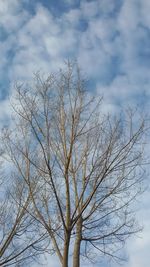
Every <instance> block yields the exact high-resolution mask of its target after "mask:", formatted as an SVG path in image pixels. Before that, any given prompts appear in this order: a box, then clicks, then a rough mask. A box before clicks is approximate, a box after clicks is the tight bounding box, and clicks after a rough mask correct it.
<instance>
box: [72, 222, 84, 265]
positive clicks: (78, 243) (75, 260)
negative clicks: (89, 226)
mask: <svg viewBox="0 0 150 267" xmlns="http://www.w3.org/2000/svg"><path fill="white" fill-rule="evenodd" d="M81 240H82V218H79V220H78V222H77V227H76V240H75V244H74V252H73V267H80V246H81Z"/></svg>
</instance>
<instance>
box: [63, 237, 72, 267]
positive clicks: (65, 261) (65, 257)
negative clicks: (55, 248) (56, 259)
mask: <svg viewBox="0 0 150 267" xmlns="http://www.w3.org/2000/svg"><path fill="white" fill-rule="evenodd" d="M69 244H70V234H69V235H67V236H66V239H65V243H64V253H63V261H62V267H68V259H69Z"/></svg>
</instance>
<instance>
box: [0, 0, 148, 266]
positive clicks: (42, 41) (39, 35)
mask: <svg viewBox="0 0 150 267" xmlns="http://www.w3.org/2000/svg"><path fill="white" fill-rule="evenodd" d="M149 14H150V0H93V1H89V0H39V1H38V0H32V1H30V0H0V55H1V56H0V101H1V103H0V126H2V125H3V124H5V122H6V120H7V119H8V117H9V114H10V108H9V104H8V103H9V101H8V96H9V95H11V94H12V92H13V83H14V82H15V81H18V80H19V81H20V80H21V81H27V80H30V79H31V77H32V76H33V73H34V72H36V71H38V70H41V71H42V72H45V73H48V72H50V71H54V70H57V69H58V68H59V67H61V66H62V64H63V62H64V60H66V59H68V58H69V59H77V61H78V63H79V65H80V67H81V68H82V70H83V72H84V73H85V74H86V76H87V77H88V78H89V80H90V85H91V90H92V91H93V93H94V94H96V93H98V94H103V96H104V100H105V107H104V108H105V109H106V110H108V111H109V112H114V111H115V110H120V109H121V108H122V107H123V108H126V107H127V106H128V105H131V106H138V107H139V109H140V110H141V111H143V110H145V111H146V112H148V109H149V101H150V73H149V72H150V15H149ZM149 203H150V194H149V192H146V194H145V195H144V196H143V198H142V200H141V201H139V202H138V203H137V205H138V207H139V212H138V217H139V220H140V221H141V223H142V224H143V225H144V231H143V233H141V234H139V235H138V236H139V237H140V238H139V237H137V238H135V239H133V240H131V241H130V242H129V244H128V245H127V247H126V251H125V253H126V254H127V255H128V262H127V263H125V264H124V266H125V267H127V266H128V267H141V266H144V267H149V260H150V257H149V247H150V228H149V224H150V208H149ZM51 266H52V267H58V265H57V262H56V261H55V259H53V263H52V262H51Z"/></svg>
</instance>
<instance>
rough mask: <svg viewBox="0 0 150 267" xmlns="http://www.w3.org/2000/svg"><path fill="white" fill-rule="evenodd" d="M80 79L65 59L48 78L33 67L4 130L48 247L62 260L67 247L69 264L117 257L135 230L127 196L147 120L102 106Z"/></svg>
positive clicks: (137, 178)
mask: <svg viewBox="0 0 150 267" xmlns="http://www.w3.org/2000/svg"><path fill="white" fill-rule="evenodd" d="M85 84H86V83H85V82H84V81H83V79H82V78H81V75H80V70H79V69H78V67H77V66H76V64H75V65H74V64H70V63H68V65H67V68H66V69H64V70H60V72H59V73H56V74H51V75H50V76H49V77H48V78H46V79H44V78H42V77H41V76H40V75H39V74H36V76H35V83H34V84H32V86H31V87H30V86H29V85H28V86H26V88H24V86H22V85H21V86H20V85H17V86H16V96H15V102H14V103H15V104H14V105H13V108H14V114H15V115H14V117H15V119H14V124H15V128H14V129H15V130H12V132H11V131H10V132H9V131H7V134H4V135H3V144H4V146H5V151H7V152H6V153H7V156H8V157H10V159H11V161H12V162H13V163H14V165H15V168H16V172H18V173H19V175H20V177H21V180H22V183H26V185H27V191H28V194H29V195H30V198H31V201H32V213H33V214H34V217H35V218H36V219H37V221H38V223H40V224H41V226H42V227H43V228H44V229H45V230H46V231H47V234H48V235H49V240H50V241H51V243H50V247H49V251H52V252H55V253H56V255H57V256H58V258H59V260H60V264H61V266H63V267H67V266H68V260H69V256H70V255H71V256H72V262H73V267H79V266H80V258H81V257H85V258H86V259H88V260H93V255H94V258H95V256H96V255H97V257H99V256H101V255H107V256H109V257H113V258H115V257H116V258H117V254H116V251H117V250H118V249H119V248H120V246H121V245H122V244H123V243H124V242H125V240H126V238H128V237H129V236H130V235H131V234H134V233H136V232H137V231H138V230H139V227H138V226H137V224H136V222H135V219H134V212H133V211H132V210H131V204H132V202H133V200H134V199H135V198H136V196H137V194H139V192H140V189H141V186H140V185H141V181H142V179H143V169H142V168H141V166H142V165H141V164H142V159H143V146H142V138H143V133H144V127H145V126H144V121H143V120H140V121H139V123H138V125H137V124H136V127H135V125H134V123H133V116H128V117H127V116H123V115H122V116H118V117H113V116H110V115H109V114H107V115H106V114H104V113H103V112H102V103H101V102H102V99H101V98H98V97H97V96H96V97H91V95H90V92H88V91H87V90H86V88H85ZM8 132H9V134H8ZM29 210H30V209H29ZM91 251H92V253H91Z"/></svg>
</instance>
